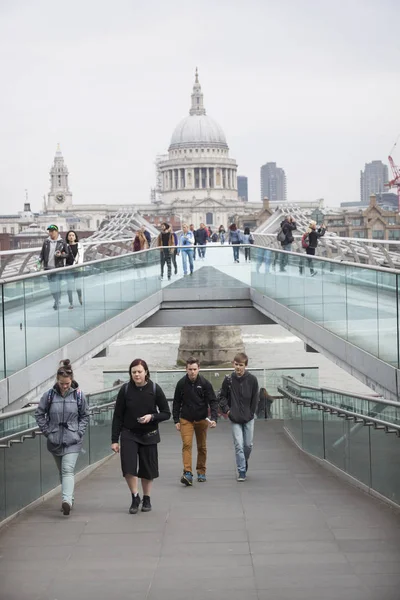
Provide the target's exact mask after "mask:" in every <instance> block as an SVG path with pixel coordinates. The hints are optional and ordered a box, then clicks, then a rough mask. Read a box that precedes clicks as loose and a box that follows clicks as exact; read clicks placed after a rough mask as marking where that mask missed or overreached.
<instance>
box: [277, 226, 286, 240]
mask: <svg viewBox="0 0 400 600" xmlns="http://www.w3.org/2000/svg"><path fill="white" fill-rule="evenodd" d="M276 239H277V240H278V242H284V241H285V240H286V235H285V233H284V231H283V229H282V227H281V228H280V230H279V231H278V235H277V236H276Z"/></svg>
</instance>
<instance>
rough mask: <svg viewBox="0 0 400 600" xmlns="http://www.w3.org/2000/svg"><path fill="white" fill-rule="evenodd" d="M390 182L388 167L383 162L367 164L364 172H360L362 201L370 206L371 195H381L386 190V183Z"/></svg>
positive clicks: (377, 161) (374, 161) (375, 161)
mask: <svg viewBox="0 0 400 600" xmlns="http://www.w3.org/2000/svg"><path fill="white" fill-rule="evenodd" d="M388 181H389V172H388V167H387V165H384V164H383V162H382V161H381V160H373V161H372V162H370V163H365V169H364V171H361V172H360V201H361V203H362V204H369V199H370V196H371V194H381V193H382V192H384V191H387V190H385V183H387V182H388Z"/></svg>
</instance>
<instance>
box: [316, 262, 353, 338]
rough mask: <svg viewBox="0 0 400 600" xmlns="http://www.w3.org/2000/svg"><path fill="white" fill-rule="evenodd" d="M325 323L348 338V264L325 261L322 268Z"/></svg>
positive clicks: (330, 329)
mask: <svg viewBox="0 0 400 600" xmlns="http://www.w3.org/2000/svg"><path fill="white" fill-rule="evenodd" d="M322 283H323V287H322V292H323V307H324V311H323V315H324V319H323V323H321V325H323V326H324V327H325V329H327V330H328V331H332V333H335V334H336V335H338V336H339V337H341V338H343V339H344V340H347V333H348V332H347V296H346V265H342V264H340V263H333V262H329V263H327V262H325V263H324V264H323V269H322Z"/></svg>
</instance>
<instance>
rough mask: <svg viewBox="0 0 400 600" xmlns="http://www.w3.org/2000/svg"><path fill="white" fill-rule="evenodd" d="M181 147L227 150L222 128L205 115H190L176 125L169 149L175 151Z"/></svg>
mask: <svg viewBox="0 0 400 600" xmlns="http://www.w3.org/2000/svg"><path fill="white" fill-rule="evenodd" d="M182 146H185V147H195V146H197V147H198V146H210V147H211V148H216V147H218V148H221V147H223V148H228V145H227V143H226V137H225V134H224V132H223V130H222V127H221V126H220V125H218V123H217V122H216V121H214V119H212V118H211V117H208V116H207V115H190V116H188V117H185V118H184V119H182V121H181V122H180V123H178V125H177V126H176V127H175V131H174V133H173V134H172V138H171V145H170V147H169V149H170V150H175V149H176V148H182Z"/></svg>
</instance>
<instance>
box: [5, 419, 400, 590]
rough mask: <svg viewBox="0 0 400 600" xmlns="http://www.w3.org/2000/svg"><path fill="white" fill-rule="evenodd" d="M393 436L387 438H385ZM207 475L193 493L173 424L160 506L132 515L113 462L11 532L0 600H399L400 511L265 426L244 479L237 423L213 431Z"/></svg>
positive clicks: (260, 426) (260, 425)
mask: <svg viewBox="0 0 400 600" xmlns="http://www.w3.org/2000/svg"><path fill="white" fill-rule="evenodd" d="M382 435H383V434H382ZM208 440H209V460H208V465H209V468H208V478H209V480H208V482H207V483H206V484H195V485H194V486H193V488H184V487H183V486H181V485H180V484H179V476H180V472H181V456H180V450H181V444H180V437H179V435H178V434H177V433H176V432H175V430H174V429H173V427H172V426H170V425H168V424H164V425H163V427H162V443H161V445H160V447H159V450H160V472H161V477H160V479H158V480H157V481H156V482H155V485H154V490H153V494H152V503H153V511H152V512H150V513H147V514H143V513H138V514H137V515H133V516H132V515H129V514H128V513H127V509H128V507H129V504H130V495H129V492H128V490H127V487H126V484H125V482H124V481H123V479H122V478H121V475H120V468H119V458H117V457H116V458H113V459H111V460H110V461H108V462H107V463H106V464H105V465H103V466H102V467H101V468H99V469H98V470H96V471H94V472H93V473H92V474H91V475H90V476H89V477H88V478H86V479H85V480H83V481H82V482H81V483H79V484H78V486H77V489H76V508H75V510H74V511H73V513H72V515H71V517H70V518H65V517H63V516H62V514H61V513H60V512H59V506H60V500H59V499H58V498H57V499H56V498H54V499H51V500H48V501H46V502H45V503H43V504H42V505H40V507H38V508H36V509H32V510H30V511H27V512H25V513H24V514H23V515H21V516H20V517H19V518H18V519H17V520H15V521H13V522H12V523H11V524H10V526H9V527H8V528H7V529H3V530H1V531H0V598H1V600H28V599H29V600H50V599H51V600H71V598H76V599H79V600H86V599H87V600H89V599H96V600H106V599H107V600H109V599H110V598H115V599H116V600H128V599H129V600H145V599H146V600H183V599H185V600H186V599H187V598H189V599H190V600H200V599H202V600H203V599H210V600H216V599H217V598H218V599H221V600H225V599H226V600H228V599H229V600H243V599H244V598H246V599H248V600H267V599H268V600H303V599H304V600H328V599H329V600H361V599H362V600H377V599H378V598H379V599H380V600H398V599H399V597H400V592H399V589H400V569H399V565H400V518H399V515H398V513H396V512H395V511H392V510H391V509H390V508H388V507H387V506H386V505H384V504H382V503H380V502H378V501H377V500H375V499H373V498H370V497H369V496H367V495H366V494H364V493H363V492H361V491H358V490H357V489H355V488H353V487H351V486H349V485H347V484H346V483H344V482H342V481H341V480H339V479H337V478H336V477H334V476H332V475H330V474H329V473H328V472H327V471H326V470H324V469H322V468H321V467H319V466H317V465H316V464H315V463H314V462H313V461H311V460H309V459H308V458H307V457H304V456H303V455H302V454H300V453H299V452H298V450H297V449H296V448H295V447H294V446H293V445H292V444H291V443H290V442H289V441H288V440H287V439H286V437H285V436H284V434H283V432H282V424H281V423H280V422H263V421H259V422H257V423H256V432H255V446H254V452H253V456H252V458H251V461H250V469H249V477H248V480H247V481H246V482H245V483H237V482H236V481H235V469H234V460H233V448H232V440H231V434H230V427H229V425H228V424H226V423H221V424H220V425H219V426H218V427H217V429H216V430H214V431H210V432H209V437H208Z"/></svg>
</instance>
